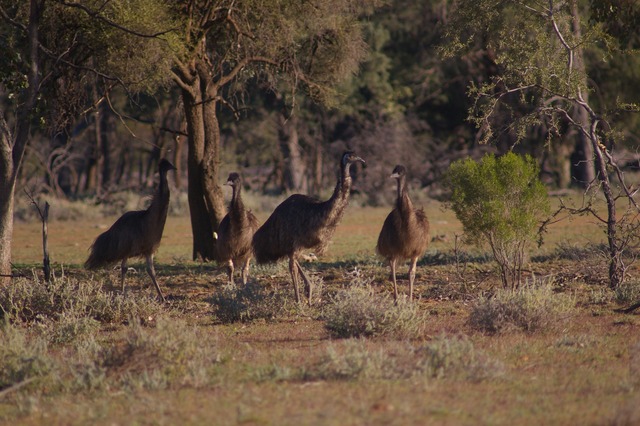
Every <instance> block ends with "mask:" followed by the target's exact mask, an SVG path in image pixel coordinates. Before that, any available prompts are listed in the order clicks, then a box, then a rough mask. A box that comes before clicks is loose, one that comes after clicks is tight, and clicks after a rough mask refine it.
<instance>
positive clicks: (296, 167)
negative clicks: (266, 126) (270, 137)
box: [278, 113, 308, 193]
mask: <svg viewBox="0 0 640 426" xmlns="http://www.w3.org/2000/svg"><path fill="white" fill-rule="evenodd" d="M278 119H279V123H278V124H279V128H280V131H279V133H280V149H281V151H282V156H283V158H284V162H285V173H284V178H285V185H286V189H287V190H288V191H293V192H302V193H306V192H307V191H308V185H307V179H306V164H305V162H304V159H303V158H302V150H301V149H300V137H299V134H298V117H297V116H296V115H292V116H290V117H287V116H285V114H284V113H282V114H280V115H279V116H278Z"/></svg>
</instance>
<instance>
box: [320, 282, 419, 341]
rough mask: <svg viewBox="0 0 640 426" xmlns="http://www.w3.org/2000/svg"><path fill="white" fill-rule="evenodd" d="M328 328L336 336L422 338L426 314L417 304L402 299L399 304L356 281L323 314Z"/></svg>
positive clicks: (329, 304) (331, 301)
mask: <svg viewBox="0 0 640 426" xmlns="http://www.w3.org/2000/svg"><path fill="white" fill-rule="evenodd" d="M322 316H323V318H324V321H325V327H326V328H327V329H328V330H329V332H331V334H332V335H333V336H335V337H368V336H382V335H387V336H394V338H399V339H403V338H407V339H412V338H418V337H420V336H421V335H422V333H423V331H424V326H425V323H426V314H425V313H424V312H423V311H422V310H420V309H419V307H418V306H417V303H410V302H408V301H407V300H406V299H401V300H399V301H398V304H397V305H396V304H395V303H394V301H393V300H392V299H391V298H390V297H389V296H387V295H378V294H376V293H375V291H374V289H373V287H372V286H371V285H370V283H368V282H366V281H363V280H356V281H353V282H352V283H351V285H350V286H349V287H347V288H344V289H341V290H339V291H338V292H337V293H336V294H335V295H334V296H333V297H332V299H331V300H330V302H329V303H328V305H327V306H326V307H325V309H324V311H323V315H322Z"/></svg>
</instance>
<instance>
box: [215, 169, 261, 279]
mask: <svg viewBox="0 0 640 426" xmlns="http://www.w3.org/2000/svg"><path fill="white" fill-rule="evenodd" d="M225 185H229V186H231V188H232V189H233V195H232V197H231V203H230V204H229V212H228V213H227V215H226V216H225V217H224V218H223V219H222V221H221V222H220V226H219V227H218V239H217V241H216V246H217V247H216V248H217V253H218V260H219V261H220V262H226V263H227V266H228V271H229V282H230V283H233V270H234V265H236V266H238V265H242V284H246V283H247V278H248V277H249V262H250V261H251V256H252V254H253V251H252V247H251V239H252V238H253V234H254V233H255V232H256V230H257V229H258V226H259V223H258V219H256V217H255V216H254V214H253V213H251V211H250V210H246V209H245V207H244V204H243V202H242V197H241V195H240V193H241V191H242V179H241V177H240V175H239V174H238V173H231V174H230V175H229V177H228V178H227V183H226V184H225Z"/></svg>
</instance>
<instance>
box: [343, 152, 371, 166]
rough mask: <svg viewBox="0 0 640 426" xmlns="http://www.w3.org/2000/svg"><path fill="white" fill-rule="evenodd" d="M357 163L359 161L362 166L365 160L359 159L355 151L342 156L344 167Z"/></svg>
mask: <svg viewBox="0 0 640 426" xmlns="http://www.w3.org/2000/svg"><path fill="white" fill-rule="evenodd" d="M356 161H359V162H361V163H362V164H365V162H364V160H363V159H362V158H360V157H358V156H357V155H356V153H355V152H353V151H345V153H344V154H342V166H349V165H351V164H353V163H355V162H356Z"/></svg>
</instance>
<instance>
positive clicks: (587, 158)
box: [571, 0, 596, 188]
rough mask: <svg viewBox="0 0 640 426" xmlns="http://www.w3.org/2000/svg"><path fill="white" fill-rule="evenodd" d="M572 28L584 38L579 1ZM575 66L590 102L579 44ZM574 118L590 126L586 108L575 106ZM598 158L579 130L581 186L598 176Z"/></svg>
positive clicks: (577, 149) (575, 156) (576, 152)
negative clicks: (596, 164) (596, 158)
mask: <svg viewBox="0 0 640 426" xmlns="http://www.w3.org/2000/svg"><path fill="white" fill-rule="evenodd" d="M571 17H572V20H571V30H572V32H573V35H574V37H575V40H581V39H582V31H581V29H580V11H579V10H578V1H577V0H572V1H571ZM573 54H574V61H573V67H574V69H575V70H576V71H577V75H579V76H581V78H584V80H585V81H582V82H580V83H581V85H582V87H584V88H585V90H582V99H583V100H584V102H585V103H589V92H588V91H587V90H586V87H587V82H586V74H585V68H584V51H583V50H582V47H581V45H580V44H578V45H577V46H576V47H575V49H574V51H573ZM572 118H573V120H574V121H575V122H576V123H579V124H581V125H582V127H583V128H585V129H586V128H588V127H589V124H588V123H589V113H588V111H587V110H586V109H585V108H575V109H574V110H573V114H572ZM595 162H596V160H595V159H594V150H593V146H592V143H591V140H589V138H588V137H587V135H585V134H584V133H583V132H578V135H577V138H576V143H575V148H574V153H573V156H572V165H573V168H574V176H575V178H576V181H577V182H578V184H580V186H582V187H583V188H586V187H588V186H589V184H590V183H591V182H593V181H594V180H595V178H596V171H595V170H596V166H595Z"/></svg>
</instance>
